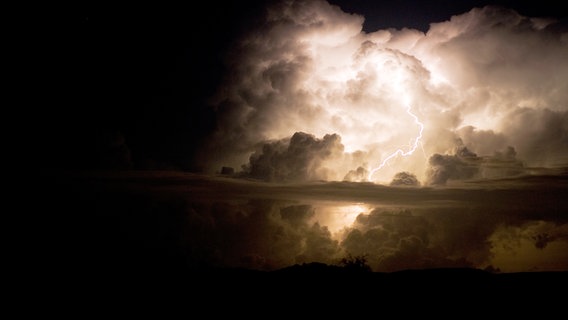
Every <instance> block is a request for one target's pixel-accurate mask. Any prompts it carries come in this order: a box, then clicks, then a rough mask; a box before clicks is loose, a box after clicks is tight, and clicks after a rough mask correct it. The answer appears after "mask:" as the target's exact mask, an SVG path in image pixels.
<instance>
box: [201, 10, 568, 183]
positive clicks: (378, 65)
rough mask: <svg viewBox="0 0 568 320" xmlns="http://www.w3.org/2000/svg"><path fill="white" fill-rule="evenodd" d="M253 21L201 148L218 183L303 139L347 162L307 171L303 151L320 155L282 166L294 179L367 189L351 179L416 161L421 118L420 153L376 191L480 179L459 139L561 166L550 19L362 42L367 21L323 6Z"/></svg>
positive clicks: (499, 16) (557, 65) (382, 174)
mask: <svg viewBox="0 0 568 320" xmlns="http://www.w3.org/2000/svg"><path fill="white" fill-rule="evenodd" d="M259 20H260V22H259V24H258V26H259V27H258V28H254V27H253V28H252V29H251V30H249V32H247V33H245V34H244V36H242V37H241V38H239V39H238V40H237V41H236V42H235V44H234V46H233V47H232V50H231V51H230V53H229V54H228V55H227V56H226V65H227V68H228V70H229V72H228V73H227V75H226V78H225V79H226V80H225V82H224V83H223V84H222V85H221V86H220V88H219V90H218V93H217V94H216V95H215V96H214V97H212V99H211V104H212V106H213V109H214V112H215V114H216V119H217V129H216V131H215V133H214V134H213V135H212V136H211V138H210V142H209V143H208V144H207V146H208V147H206V148H204V149H203V150H202V152H203V159H204V167H207V168H209V171H210V172H215V171H218V170H219V168H221V167H222V166H231V167H235V168H241V167H242V166H243V165H245V166H246V167H247V168H248V170H251V168H252V166H253V165H252V163H253V162H255V163H257V164H258V165H260V163H258V161H260V160H261V158H262V159H265V158H267V157H268V156H267V155H266V156H264V157H263V156H261V155H260V154H261V153H262V152H259V151H258V146H263V145H265V146H266V145H268V146H272V148H276V149H278V147H277V146H276V144H277V143H278V142H276V141H288V140H290V139H293V137H294V135H295V133H297V132H303V133H305V134H307V135H313V136H315V137H325V136H326V135H329V136H334V135H335V136H338V137H341V143H342V144H343V146H344V150H343V156H335V157H333V161H331V160H330V161H328V163H326V166H325V168H326V173H325V174H321V173H313V172H309V173H308V172H307V171H306V166H305V165H307V163H310V162H314V163H318V162H319V161H320V160H321V158H318V157H320V155H316V153H306V156H309V155H314V156H316V158H315V159H314V160H313V161H311V160H305V161H303V163H304V165H302V166H295V165H291V166H289V168H287V169H286V170H292V171H293V170H295V169H297V170H299V171H298V172H296V173H294V174H292V175H295V178H294V179H296V180H297V179H300V178H302V179H306V180H310V179H325V180H335V181H339V180H342V179H345V178H348V179H347V180H354V181H364V180H366V179H361V178H358V177H356V175H357V170H367V171H368V172H371V171H372V170H373V169H374V168H377V167H378V166H379V164H381V162H382V161H384V160H385V159H387V158H388V157H389V156H390V155H392V154H393V153H394V152H396V150H401V151H403V152H407V151H409V150H411V144H412V143H413V141H414V140H415V139H417V137H418V134H419V132H418V131H419V129H420V128H419V126H418V125H417V124H418V122H416V121H420V123H422V124H423V135H422V137H421V139H420V141H419V144H418V145H417V148H416V150H414V152H413V153H412V154H409V155H408V156H407V157H402V156H400V155H398V156H395V157H393V158H391V159H389V161H388V163H387V165H385V166H384V167H383V168H381V170H379V171H377V172H376V173H374V174H373V176H372V177H371V180H372V181H377V182H387V183H388V182H389V181H391V180H392V178H393V177H394V175H395V174H396V173H398V172H402V171H406V172H409V173H411V174H414V175H416V177H417V179H418V180H419V181H421V182H426V181H427V180H430V181H434V183H438V182H443V181H444V180H447V179H461V178H471V177H476V176H477V173H475V172H470V171H468V169H466V167H468V166H469V164H465V163H464V159H458V158H456V157H455V154H454V153H453V152H454V150H455V148H456V146H457V145H456V141H457V140H461V141H462V143H463V146H464V147H466V148H468V149H469V150H470V151H471V152H473V153H475V154H477V155H478V156H479V157H481V158H484V157H491V156H493V155H494V154H495V153H496V152H503V150H505V149H506V148H508V147H512V148H514V150H515V152H516V159H517V160H518V161H521V162H522V163H523V164H524V165H525V166H527V167H541V166H556V167H557V166H563V165H565V164H566V160H567V159H568V148H566V145H568V140H567V137H568V117H567V116H566V114H567V112H568V111H567V108H568V93H567V92H568V87H567V86H566V84H567V83H568V64H567V63H566V59H565V57H566V56H567V55H568V41H567V33H566V27H565V26H564V25H562V24H561V23H559V22H557V21H555V20H552V19H544V18H539V17H526V16H522V15H520V14H518V13H517V12H515V11H513V10H510V9H507V8H503V7H496V6H487V7H483V8H473V9H471V10H470V11H469V12H464V13H463V14H460V15H456V16H453V17H452V18H451V19H450V20H448V21H444V22H438V23H432V24H430V29H429V30H428V31H427V32H426V33H423V32H421V31H418V30H413V29H406V28H405V29H400V30H398V29H386V30H377V31H374V32H368V33H367V32H364V31H362V24H363V21H364V17H363V16H360V15H357V14H348V13H345V12H343V11H342V10H341V8H339V7H337V6H335V5H330V4H328V3H327V2H325V1H277V2H276V3H275V4H273V5H272V6H269V7H267V9H266V10H265V12H264V16H261V17H259ZM407 108H410V109H407ZM407 110H409V111H407ZM409 112H411V113H412V114H410V113H409ZM412 116H416V119H417V120H416V121H415V120H414V119H413V118H412ZM413 139H414V140H413ZM409 141H410V142H409ZM282 143H283V142H281V144H282ZM284 144H285V143H284ZM267 148H269V147H267ZM267 152H268V153H270V152H271V151H269V150H267ZM253 158H254V159H253ZM329 159H331V158H329ZM251 160H252V162H251ZM249 162H250V163H249ZM260 166H261V167H262V166H263V165H260ZM450 167H451V168H453V169H451V168H450ZM358 168H361V169H358ZM442 168H446V169H444V170H442ZM265 169H266V168H265ZM263 170H264V169H263ZM452 170H454V171H455V170H458V171H460V170H461V171H460V172H459V173H458V172H457V171H456V172H451V171H452ZM492 170H493V172H494V173H496V174H497V175H498V173H497V171H498V168H497V166H495V167H493V169H492ZM308 171H309V170H308ZM474 171H475V170H474ZM482 171H483V170H482ZM433 172H435V173H433ZM256 174H258V175H260V178H262V179H266V176H265V174H264V173H262V174H261V173H256ZM266 174H268V173H266ZM271 174H275V173H271ZM432 174H434V175H438V176H437V177H432ZM284 175H286V176H290V174H288V173H286V174H284ZM277 180H278V179H277Z"/></svg>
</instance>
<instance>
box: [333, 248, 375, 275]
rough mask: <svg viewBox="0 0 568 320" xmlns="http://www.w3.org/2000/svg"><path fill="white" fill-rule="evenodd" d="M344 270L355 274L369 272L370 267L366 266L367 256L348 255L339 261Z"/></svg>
mask: <svg viewBox="0 0 568 320" xmlns="http://www.w3.org/2000/svg"><path fill="white" fill-rule="evenodd" d="M340 265H342V266H343V267H344V268H345V269H347V270H349V271H355V272H371V267H370V266H369V265H368V264H367V255H362V256H353V255H351V254H350V253H349V254H347V256H346V257H345V258H342V259H341V261H340Z"/></svg>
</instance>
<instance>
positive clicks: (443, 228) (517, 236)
mask: <svg viewBox="0 0 568 320" xmlns="http://www.w3.org/2000/svg"><path fill="white" fill-rule="evenodd" d="M566 177H567V176H566V172H564V174H561V173H557V174H555V175H549V174H546V175H534V176H524V177H510V178H507V179H500V180H478V181H476V182H471V184H470V185H463V186H462V187H460V188H457V187H451V188H447V187H439V188H431V187H426V188H420V187H413V188H401V187H390V186H381V185H376V184H371V183H353V182H321V181H320V182H313V183H305V182H302V183H294V182H288V183H273V182H259V181H256V180H245V179H237V178H228V177H224V176H219V177H211V176H196V175H190V174H183V173H179V172H178V173H176V172H174V173H161V172H132V173H109V174H108V176H107V177H105V176H102V175H98V176H97V177H96V179H91V180H90V179H89V178H88V176H86V177H81V179H75V180H74V181H76V183H74V184H67V185H68V186H71V185H72V186H73V188H70V189H72V190H67V192H66V193H65V194H66V195H69V196H70V197H71V198H72V199H83V200H85V199H87V200H88V199H93V201H95V200H96V203H97V206H91V205H89V206H87V207H85V208H84V210H85V212H88V213H89V215H87V216H88V217H89V219H94V220H93V221H92V224H86V226H88V227H89V228H91V229H92V234H90V233H89V234H86V235H84V237H88V236H92V237H93V238H92V239H91V241H93V242H101V241H104V240H105V239H107V238H108V237H111V236H113V235H115V237H117V238H116V239H109V240H106V242H105V243H108V246H109V249H108V250H115V251H117V254H119V255H122V254H124V252H123V251H120V250H125V249H124V248H123V247H121V245H124V242H125V241H126V240H125V238H124V236H127V238H126V239H127V240H128V242H127V244H128V246H129V247H128V248H127V249H129V250H131V251H132V250H133V249H135V252H142V253H144V254H149V253H152V252H155V250H156V248H162V247H163V248H165V249H167V250H168V251H167V252H170V253H176V252H177V254H178V255H180V256H181V257H183V260H184V263H186V264H187V265H188V267H190V268H202V267H233V268H234V267H244V268H249V269H257V270H275V269H279V268H284V267H287V266H291V265H294V264H301V263H310V262H320V263H326V264H331V265H335V264H339V263H340V261H341V259H342V258H344V257H348V256H350V255H351V256H353V257H366V259H367V263H368V264H369V266H370V267H371V268H372V269H373V270H374V271H397V270H404V269H422V268H444V267H474V268H480V269H485V268H490V269H499V270H501V271H503V272H511V271H530V270H568V217H566V214H565V213H566V212H568V201H567V200H566V196H565V195H566ZM85 186H88V187H85ZM93 191H95V192H93ZM78 192H83V193H78ZM93 201H91V202H88V203H89V204H90V203H92V202H93ZM80 208H81V207H79V206H72V209H73V210H78V209H80ZM91 217H93V218H91ZM117 226H122V229H120V232H118V231H117V230H115V228H117ZM89 230H90V229H89ZM121 248H122V249H121ZM97 252H99V251H97ZM101 252H104V251H101Z"/></svg>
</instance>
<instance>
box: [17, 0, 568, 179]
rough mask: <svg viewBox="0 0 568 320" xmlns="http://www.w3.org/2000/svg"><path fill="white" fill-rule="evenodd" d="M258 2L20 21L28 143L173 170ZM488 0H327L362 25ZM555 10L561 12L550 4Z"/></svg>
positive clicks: (74, 164)
mask: <svg viewBox="0 0 568 320" xmlns="http://www.w3.org/2000/svg"><path fill="white" fill-rule="evenodd" d="M266 2H267V1H261V0H256V1H246V3H247V4H246V5H243V4H242V3H243V2H242V1H208V2H206V3H201V4H199V6H197V5H192V4H186V5H172V6H170V5H161V4H160V5H135V6H120V5H115V6H107V5H98V4H89V5H84V6H77V7H74V8H66V9H67V10H66V11H61V12H58V13H56V14H55V15H53V16H43V17H42V18H41V19H38V21H39V23H35V24H33V26H32V34H33V37H34V38H33V39H36V37H37V39H38V40H39V41H37V42H33V44H32V46H31V48H30V50H29V51H30V52H29V53H28V55H29V60H30V61H31V66H32V67H31V68H32V72H34V74H35V75H36V76H34V77H33V79H32V84H33V87H34V88H35V89H34V90H35V93H34V94H33V95H30V97H29V98H30V99H31V103H32V105H34V107H33V110H34V111H33V112H34V113H35V114H34V117H33V119H34V120H32V122H31V123H30V126H31V127H33V128H34V132H35V134H33V135H32V136H31V138H30V141H29V143H30V149H32V150H37V152H35V151H34V153H35V154H36V155H37V159H33V160H32V161H34V162H35V163H38V162H39V163H40V164H41V165H45V166H47V167H58V168H87V169H93V168H124V167H131V168H132V167H133V168H166V167H167V168H179V169H184V170H199V167H198V166H197V165H196V164H195V163H194V161H193V159H194V156H195V154H196V150H198V149H199V148H200V147H201V146H200V143H201V141H203V138H204V137H205V136H206V135H207V134H208V133H210V132H211V131H212V130H213V129H214V128H215V125H216V123H215V117H214V115H213V114H212V111H211V109H210V108H209V107H208V105H207V103H206V100H207V98H208V97H210V96H211V94H213V92H215V90H216V89H217V86H218V84H219V81H220V79H221V76H222V75H223V74H224V73H225V72H226V70H225V69H224V66H223V58H224V54H225V52H226V50H227V48H228V46H229V45H230V43H231V41H232V40H234V39H235V38H236V37H237V35H238V34H240V33H241V32H242V31H243V30H246V26H247V25H251V24H254V21H255V17H256V16H258V14H259V13H260V12H262V8H263V7H264V4H265V3H266ZM490 2H491V1H473V0H472V1H459V2H454V1H374V2H371V1H332V3H336V4H338V5H340V6H341V8H342V9H343V10H344V11H347V12H354V13H360V14H363V15H365V17H366V22H365V25H364V28H365V31H367V32H369V31H373V30H377V29H380V28H387V27H395V28H402V27H404V26H407V27H411V28H419V29H422V30H426V28H427V25H428V23H429V22H431V21H442V20H445V19H448V18H449V17H450V16H451V15H452V14H458V13H463V12H465V11H467V10H469V9H470V8H471V7H473V6H481V5H483V4H486V3H490ZM498 2H499V3H503V4H505V5H512V6H513V7H515V8H518V10H519V11H520V12H521V13H524V14H536V15H546V16H548V15H556V16H559V15H560V16H565V15H564V14H563V13H561V11H560V10H559V7H558V6H559V5H556V4H555V3H556V2H554V1H532V2H531V4H525V3H524V2H523V3H519V2H518V1H498ZM562 12H564V11H562Z"/></svg>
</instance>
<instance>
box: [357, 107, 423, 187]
mask: <svg viewBox="0 0 568 320" xmlns="http://www.w3.org/2000/svg"><path fill="white" fill-rule="evenodd" d="M406 113H408V115H410V116H411V117H412V118H413V119H414V123H416V124H417V125H418V126H419V127H420V132H419V133H418V136H417V137H416V138H415V139H414V143H412V144H411V148H410V150H408V151H406V152H405V151H404V150H402V149H398V150H396V151H395V152H393V153H391V154H390V155H389V156H388V157H386V158H385V159H384V160H383V162H381V164H380V165H379V166H378V167H376V168H374V169H373V170H371V172H369V176H368V177H367V180H369V181H371V178H372V177H373V175H374V174H375V172H377V171H379V170H381V169H382V168H383V167H384V166H385V165H386V164H387V163H388V162H389V160H390V159H392V158H394V157H396V156H399V155H400V156H403V157H406V156H409V155H411V154H413V153H414V151H416V148H418V144H419V143H420V139H422V131H423V130H424V124H423V123H422V122H420V120H418V117H417V116H416V115H415V114H414V113H412V111H410V106H409V107H408V108H407V109H406Z"/></svg>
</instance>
